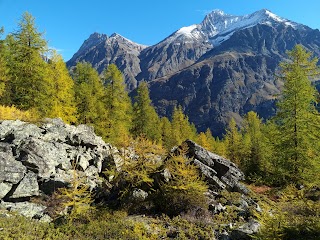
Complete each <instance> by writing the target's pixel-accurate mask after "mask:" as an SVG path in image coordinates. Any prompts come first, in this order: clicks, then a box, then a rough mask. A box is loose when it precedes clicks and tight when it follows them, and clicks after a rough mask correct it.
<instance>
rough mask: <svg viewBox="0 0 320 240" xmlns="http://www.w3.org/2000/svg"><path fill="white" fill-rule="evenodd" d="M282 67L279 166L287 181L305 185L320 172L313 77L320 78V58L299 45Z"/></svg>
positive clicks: (319, 121)
mask: <svg viewBox="0 0 320 240" xmlns="http://www.w3.org/2000/svg"><path fill="white" fill-rule="evenodd" d="M288 57H289V61H285V62H282V63H281V64H280V69H281V70H280V78H282V79H283V80H284V88H283V92H282V96H281V97H280V99H279V101H278V104H277V107H278V111H277V115H276V121H277V124H278V125H279V133H280V136H279V137H278V146H277V149H278V152H277V154H278V156H279V159H278V163H279V166H278V167H280V168H281V169H282V170H283V172H282V174H283V178H284V181H286V182H289V181H290V182H295V183H298V182H301V181H303V180H304V179H306V178H308V176H309V177H310V174H311V175H312V173H315V171H319V168H318V167H316V166H319V153H320V152H319V142H320V134H319V127H320V118H319V113H318V111H317V110H316V103H317V94H318V92H317V90H316V89H315V87H314V86H313V85H312V83H311V81H310V80H312V78H315V77H318V76H319V75H320V70H319V67H318V66H317V63H318V59H317V58H312V56H311V52H308V51H306V50H305V49H304V48H303V47H302V46H301V45H297V46H296V47H295V48H294V49H293V50H292V51H289V52H288Z"/></svg>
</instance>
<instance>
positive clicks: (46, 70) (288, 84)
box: [0, 13, 320, 185]
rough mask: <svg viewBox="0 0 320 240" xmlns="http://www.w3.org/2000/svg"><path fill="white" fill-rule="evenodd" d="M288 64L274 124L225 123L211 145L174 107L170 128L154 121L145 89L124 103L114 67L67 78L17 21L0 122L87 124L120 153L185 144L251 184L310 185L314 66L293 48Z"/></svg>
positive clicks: (32, 31)
mask: <svg viewBox="0 0 320 240" xmlns="http://www.w3.org/2000/svg"><path fill="white" fill-rule="evenodd" d="M2 32H3V30H2ZM288 56H289V61H287V62H283V63H281V65H280V73H279V76H278V77H279V78H281V79H282V80H283V82H284V87H283V94H282V96H280V97H279V98H278V103H277V106H278V110H277V114H276V116H275V117H274V118H273V119H271V120H269V121H267V122H266V123H263V121H262V120H261V119H260V118H259V116H258V115H257V114H256V113H254V112H249V113H248V114H247V115H246V116H244V121H243V122H242V123H241V126H240V127H238V126H237V125H236V122H235V121H234V120H233V119H231V121H230V124H229V127H228V129H227V131H226V134H225V136H224V138H223V139H218V138H214V137H213V136H212V134H211V132H210V130H209V129H208V130H207V131H206V132H205V133H199V134H198V133H197V131H196V128H195V126H194V125H193V124H191V123H190V122H189V121H188V117H187V116H186V115H184V113H183V109H182V108H181V107H179V106H177V107H176V108H175V109H174V110H173V114H172V116H171V120H169V119H168V118H166V117H163V118H160V117H159V116H158V115H157V113H156V111H155V109H154V107H153V106H152V103H151V100H150V97H149V90H148V85H147V83H144V82H142V83H141V84H140V85H139V87H138V89H137V95H136V97H135V98H134V103H132V102H131V99H130V98H129V96H128V93H127V91H126V90H125V83H124V78H123V76H122V74H121V72H120V71H119V69H118V68H117V67H116V66H115V65H114V64H111V65H109V66H108V68H107V69H105V71H104V72H103V73H102V74H101V76H99V74H98V72H97V71H96V70H95V69H94V68H92V66H91V65H90V64H89V63H78V64H77V65H76V67H74V68H73V69H72V70H71V72H70V73H69V72H68V69H67V68H66V65H65V63H64V61H63V59H62V57H61V56H60V55H59V54H57V53H56V52H54V51H52V50H49V49H48V44H47V41H46V40H45V39H44V38H43V34H42V33H40V32H38V30H37V28H36V27H35V23H34V18H33V17H32V16H31V15H30V14H28V13H25V14H24V15H23V17H22V19H21V21H20V22H19V24H18V30H17V31H15V32H13V33H11V34H9V35H8V36H7V37H6V39H5V40H1V41H0V95H1V106H0V118H1V119H15V118H22V119H25V120H33V121H37V120H39V119H42V118H45V117H50V118H53V117H60V118H61V119H63V120H64V121H65V122H67V123H72V124H89V125H92V126H93V127H94V128H95V131H96V133H97V134H99V135H101V136H102V137H103V138H104V140H105V141H107V142H110V143H113V144H115V145H117V146H120V147H121V146H128V145H129V144H130V143H131V142H132V141H133V140H134V139H136V138H138V137H141V136H144V137H145V138H147V139H149V140H152V141H153V142H154V143H156V144H158V145H161V146H163V147H164V148H165V149H167V150H169V149H170V148H172V147H173V146H176V145H179V144H181V142H182V141H184V140H186V139H191V140H194V141H196V142H198V143H199V144H200V145H202V146H204V147H206V148H208V149H209V150H211V151H212V152H215V153H217V154H220V155H222V156H225V157H227V158H229V159H231V160H232V161H234V162H235V163H236V164H238V165H239V166H240V168H241V169H242V170H243V171H244V172H245V173H246V175H247V176H248V177H249V179H250V180H252V181H254V182H261V183H270V184H274V185H285V184H287V183H296V184H306V183H312V184H316V183H319V181H320V180H319V177H318V174H319V172H320V161H319V160H320V156H319V153H320V141H319V140H320V139H319V138H320V136H319V135H320V134H319V126H320V124H319V123H320V122H319V119H320V118H319V113H318V111H317V110H316V107H317V101H318V99H319V96H318V92H317V91H316V89H315V88H314V86H313V85H312V84H311V81H310V78H314V77H317V76H319V72H320V71H319V68H318V67H317V62H318V59H317V58H312V57H311V53H310V52H307V51H306V50H305V49H304V48H303V47H302V46H300V45H298V46H296V47H295V48H294V49H293V50H292V51H290V52H288Z"/></svg>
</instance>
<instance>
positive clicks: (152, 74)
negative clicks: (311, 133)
mask: <svg viewBox="0 0 320 240" xmlns="http://www.w3.org/2000/svg"><path fill="white" fill-rule="evenodd" d="M95 35H98V36H100V37H93V36H91V37H90V38H89V39H88V40H86V41H85V43H84V44H83V46H82V47H81V48H80V50H79V51H78V52H77V53H76V54H75V55H74V57H73V58H72V59H71V60H70V61H69V62H68V66H69V67H71V66H74V65H75V64H76V62H77V61H83V60H85V61H88V62H92V63H93V66H94V67H96V68H97V69H98V71H100V72H101V71H102V70H103V68H104V67H105V66H106V65H107V64H108V63H111V62H113V63H116V64H117V66H118V67H119V68H120V70H122V71H123V72H124V75H125V78H126V83H127V85H128V89H129V90H132V89H134V87H135V86H136V84H137V82H139V81H148V82H150V90H151V92H150V96H151V98H152V100H153V103H154V105H155V106H156V109H157V111H158V113H159V114H160V115H162V116H170V115H171V111H172V109H173V106H175V105H177V104H179V105H181V106H182V107H183V109H184V110H185V113H186V114H188V116H189V119H190V120H191V121H192V122H194V123H195V124H196V126H197V128H198V130H201V131H204V130H205V129H206V128H207V127H209V128H210V129H211V130H212V132H213V133H214V134H215V135H221V133H222V132H223V129H224V128H225V126H226V123H227V122H228V121H229V119H230V118H231V117H233V118H235V119H236V120H237V121H238V122H240V120H241V117H242V116H243V115H244V114H245V113H247V112H248V111H250V110H254V111H257V112H258V114H259V115H260V116H261V117H263V118H268V117H270V116H271V115H272V114H274V112H275V104H274V100H275V97H276V95H278V94H279V93H280V90H281V86H282V82H281V81H279V80H277V79H276V78H275V73H276V71H277V66H278V64H279V62H280V61H283V60H285V59H286V57H287V56H286V51H287V50H291V49H292V48H293V47H294V45H295V44H302V45H303V46H305V47H306V48H307V49H308V50H310V51H313V52H314V53H315V55H316V56H319V53H320V32H319V30H314V29H311V28H309V27H307V26H304V25H302V24H298V23H295V22H292V21H290V20H287V19H283V18H281V17H279V16H277V15H275V14H273V13H272V12H270V11H268V10H265V9H263V10H260V11H257V12H255V13H252V14H249V15H245V16H233V15H229V14H225V13H224V12H222V11H220V10H215V11H213V12H211V13H209V14H208V15H207V16H206V17H205V18H204V20H203V21H202V22H201V23H200V24H194V25H191V26H188V27H183V28H181V29H179V30H177V31H176V32H174V33H173V34H171V35H170V36H169V37H167V38H166V39H164V40H163V41H161V42H159V43H158V44H155V45H153V46H150V47H143V46H141V45H138V44H133V43H132V44H131V45H130V44H126V45H125V46H126V47H128V48H127V50H124V49H125V48H124V47H123V45H124V44H123V40H122V39H123V38H122V37H119V39H120V40H116V39H115V38H114V37H110V38H108V37H107V36H105V35H99V34H95ZM111 38H112V39H113V44H110V43H109V42H110V39H111ZM90 39H91V40H90ZM89 40H90V41H89ZM108 41H109V42H108ZM94 42H96V43H94ZM129 42H130V41H129ZM89 43H90V44H89ZM119 45H120V46H122V47H120V49H122V50H123V51H125V52H126V53H125V54H123V53H122V52H121V51H120V50H119V47H116V46H119ZM128 49H130V51H129V50H128ZM133 50H134V51H133ZM114 53H116V54H114Z"/></svg>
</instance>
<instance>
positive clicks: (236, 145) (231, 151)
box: [225, 118, 242, 165]
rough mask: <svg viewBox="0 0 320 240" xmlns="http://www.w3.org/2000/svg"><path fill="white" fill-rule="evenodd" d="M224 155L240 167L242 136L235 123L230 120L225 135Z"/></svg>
mask: <svg viewBox="0 0 320 240" xmlns="http://www.w3.org/2000/svg"><path fill="white" fill-rule="evenodd" d="M225 144H226V155H227V157H228V158H229V159H230V160H231V161H233V162H234V163H236V164H238V165H240V163H241V159H242V135H241V133H240V132H239V130H238V127H237V124H236V121H235V120H234V119H233V118H232V119H231V120H230V122H229V126H228V129H227V132H226V135H225Z"/></svg>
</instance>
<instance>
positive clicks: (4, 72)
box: [0, 27, 9, 97]
mask: <svg viewBox="0 0 320 240" xmlns="http://www.w3.org/2000/svg"><path fill="white" fill-rule="evenodd" d="M3 32H4V28H3V27H2V28H0V97H2V96H3V95H4V92H5V87H6V83H7V81H8V71H9V69H8V66H7V61H6V59H5V55H6V45H5V44H4V41H3V40H1V36H2V34H3Z"/></svg>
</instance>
